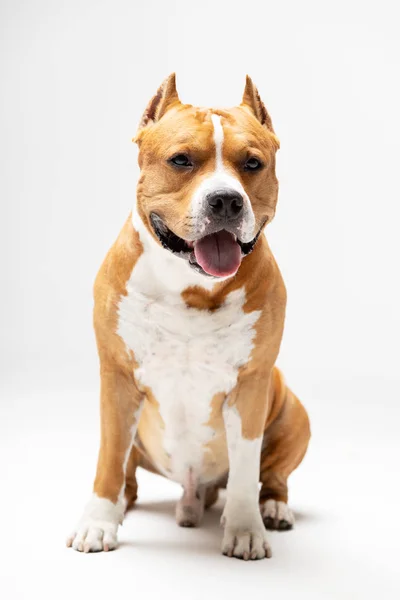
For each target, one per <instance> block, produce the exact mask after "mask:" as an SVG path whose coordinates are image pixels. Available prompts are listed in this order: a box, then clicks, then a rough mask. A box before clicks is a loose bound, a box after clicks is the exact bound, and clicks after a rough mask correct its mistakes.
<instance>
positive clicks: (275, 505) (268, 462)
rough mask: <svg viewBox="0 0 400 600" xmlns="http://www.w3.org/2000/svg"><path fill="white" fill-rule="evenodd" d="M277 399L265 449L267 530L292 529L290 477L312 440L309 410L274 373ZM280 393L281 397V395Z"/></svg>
mask: <svg viewBox="0 0 400 600" xmlns="http://www.w3.org/2000/svg"><path fill="white" fill-rule="evenodd" d="M272 392H273V394H274V402H277V405H278V406H279V407H280V410H279V413H278V414H277V416H276V418H275V419H274V421H273V422H272V423H271V424H267V428H266V430H265V433H264V441H263V446H262V451H261V463H260V481H261V484H262V487H261V491H260V510H261V515H262V517H263V521H264V525H265V527H266V528H267V529H278V530H280V531H284V530H287V529H292V527H293V525H294V516H293V513H292V511H291V510H290V508H289V507H288V504H287V501H288V486H287V479H288V477H289V475H290V473H292V471H294V469H295V468H296V467H297V466H298V465H299V464H300V462H301V461H302V459H303V457H304V455H305V453H306V450H307V446H308V442H309V439H310V426H309V421H308V416H307V413H306V411H305V409H304V407H303V405H302V404H301V402H300V401H299V399H298V398H297V397H296V396H295V395H294V394H293V392H292V391H291V390H290V389H289V388H288V387H286V385H285V383H284V381H283V377H282V375H281V374H280V372H279V371H278V370H277V369H276V371H275V373H274V390H272ZM279 396H280V397H279Z"/></svg>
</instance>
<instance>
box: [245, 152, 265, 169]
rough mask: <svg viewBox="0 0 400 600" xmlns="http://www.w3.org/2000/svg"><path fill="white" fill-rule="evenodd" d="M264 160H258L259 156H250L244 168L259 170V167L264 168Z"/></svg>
mask: <svg viewBox="0 0 400 600" xmlns="http://www.w3.org/2000/svg"><path fill="white" fill-rule="evenodd" d="M262 166H263V165H262V162H261V161H259V160H258V158H255V157H254V156H252V157H251V158H249V159H248V160H247V161H246V162H245V165H244V170H245V171H258V170H259V169H261V168H262Z"/></svg>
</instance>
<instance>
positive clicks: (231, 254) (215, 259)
mask: <svg viewBox="0 0 400 600" xmlns="http://www.w3.org/2000/svg"><path fill="white" fill-rule="evenodd" d="M150 221H151V224H152V226H153V229H154V232H155V234H156V235H157V237H158V239H159V240H160V242H161V244H162V245H163V247H164V248H166V249H167V250H170V252H173V253H174V254H178V255H179V256H181V257H182V258H186V259H188V260H189V263H190V265H191V266H192V267H193V268H194V269H196V270H197V271H200V272H201V273H204V274H206V275H210V276H212V277H229V276H230V275H234V274H235V273H236V271H237V270H238V268H239V267H240V263H241V261H242V258H243V257H244V256H247V255H248V254H250V252H251V251H252V250H253V248H254V246H255V244H256V242H257V240H258V237H259V235H260V233H261V231H262V228H263V226H264V223H263V225H262V227H261V228H260V230H259V231H258V233H257V235H256V236H255V237H254V238H253V239H252V240H251V241H250V242H247V243H244V242H241V241H240V240H239V239H238V238H237V237H236V236H235V235H234V234H233V233H231V232H229V231H226V230H225V229H221V230H220V231H217V232H215V233H211V234H209V235H206V236H204V237H202V238H200V239H198V240H195V241H193V242H189V241H186V240H184V239H183V238H180V237H179V236H177V235H176V234H175V233H173V231H171V230H170V229H169V228H168V227H167V226H166V225H165V223H164V221H163V220H162V219H161V217H159V216H158V215H157V214H156V213H151V215H150Z"/></svg>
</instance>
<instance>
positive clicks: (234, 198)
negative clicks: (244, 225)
mask: <svg viewBox="0 0 400 600" xmlns="http://www.w3.org/2000/svg"><path fill="white" fill-rule="evenodd" d="M207 202H208V205H209V207H210V209H211V213H212V214H213V215H214V216H216V217H218V218H221V219H227V220H232V219H236V218H237V217H238V216H239V215H240V213H241V212H242V211H243V196H242V195H241V194H239V192H236V191H235V190H216V191H215V192H212V193H211V194H208V196H207Z"/></svg>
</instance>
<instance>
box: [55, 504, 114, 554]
mask: <svg viewBox="0 0 400 600" xmlns="http://www.w3.org/2000/svg"><path fill="white" fill-rule="evenodd" d="M121 522H122V514H121V507H119V506H117V505H116V504H114V503H113V502H111V501H110V500H107V499H106V498H98V497H97V496H93V498H92V500H91V501H90V502H89V504H88V505H87V506H86V508H85V510H84V513H83V516H82V518H81V520H80V521H79V523H78V525H77V527H76V529H75V530H74V531H73V532H72V534H71V535H70V536H69V537H68V539H67V546H68V547H69V548H71V547H72V548H73V549H74V550H77V551H78V552H101V551H102V550H104V551H105V552H108V551H109V550H115V548H116V547H117V544H118V541H117V530H118V525H119V524H120V523H121Z"/></svg>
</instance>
